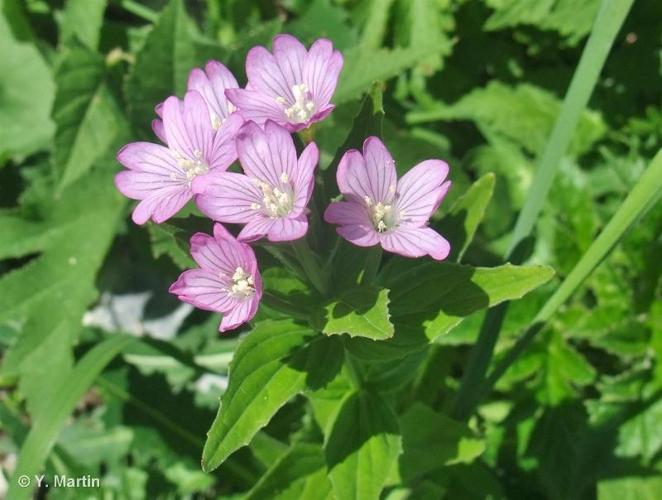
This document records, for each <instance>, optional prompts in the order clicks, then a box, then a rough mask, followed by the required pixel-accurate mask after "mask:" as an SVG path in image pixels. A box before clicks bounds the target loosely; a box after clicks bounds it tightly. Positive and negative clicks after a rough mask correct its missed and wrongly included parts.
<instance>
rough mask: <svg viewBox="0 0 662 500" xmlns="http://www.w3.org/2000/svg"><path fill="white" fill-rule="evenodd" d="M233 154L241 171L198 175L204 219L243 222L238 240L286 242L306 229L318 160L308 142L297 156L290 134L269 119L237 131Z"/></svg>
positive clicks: (196, 189) (198, 196) (197, 189)
mask: <svg viewBox="0 0 662 500" xmlns="http://www.w3.org/2000/svg"><path fill="white" fill-rule="evenodd" d="M237 153H238V155H239V162H240V163H241V165H242V167H243V169H244V173H245V175H244V174H237V173H232V172H222V173H219V174H214V175H209V176H206V177H201V178H199V179H196V180H195V182H194V183H193V190H194V192H195V193H196V203H197V205H198V207H199V208H200V210H201V211H202V212H203V213H204V214H205V215H207V216H208V217H210V218H212V219H214V220H216V221H219V222H228V223H233V224H246V225H245V226H244V228H243V229H242V230H241V232H240V233H239V236H238V238H239V239H240V240H243V241H255V240H257V239H259V238H262V237H263V236H266V237H267V238H268V239H269V240H270V241H290V240H296V239H299V238H301V237H303V236H304V235H305V234H306V231H307V230H308V219H307V218H306V214H305V208H306V205H307V204H308V201H309V200H310V196H311V194H312V191H313V186H314V184H315V178H314V172H315V166H316V165H317V161H318V159H319V152H318V150H317V146H316V145H315V143H310V144H309V145H308V146H307V147H306V149H304V150H303V152H302V153H301V157H300V158H299V159H298V160H297V155H296V149H295V148H294V142H293V141H292V137H291V136H290V134H289V133H288V132H287V130H285V129H284V128H282V127H280V126H279V125H277V124H275V123H274V122H272V121H267V123H266V125H265V129H264V130H263V129H262V128H260V127H259V126H258V125H257V124H255V123H253V122H248V123H246V124H244V126H243V127H242V128H241V130H240V131H239V134H238V135H237Z"/></svg>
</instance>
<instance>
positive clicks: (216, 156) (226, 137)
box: [208, 113, 244, 171]
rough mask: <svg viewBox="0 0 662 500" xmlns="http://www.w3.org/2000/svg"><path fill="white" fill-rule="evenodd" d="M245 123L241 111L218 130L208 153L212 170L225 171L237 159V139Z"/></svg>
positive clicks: (234, 114) (231, 116)
mask: <svg viewBox="0 0 662 500" xmlns="http://www.w3.org/2000/svg"><path fill="white" fill-rule="evenodd" d="M243 124H244V119H243V117H242V116H241V115H240V114H239V113H233V114H231V115H230V117H229V118H227V119H226V120H225V121H224V122H223V124H222V125H221V126H220V128H219V129H218V130H217V131H216V133H215V134H214V138H213V141H212V144H211V149H210V151H209V154H208V158H209V168H210V170H221V171H224V170H227V169H228V167H229V166H230V165H232V164H233V163H234V162H235V161H237V146H236V142H235V139H236V137H237V134H238V133H239V129H240V128H241V126H242V125H243Z"/></svg>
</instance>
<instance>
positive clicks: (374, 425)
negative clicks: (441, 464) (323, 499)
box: [325, 391, 400, 500]
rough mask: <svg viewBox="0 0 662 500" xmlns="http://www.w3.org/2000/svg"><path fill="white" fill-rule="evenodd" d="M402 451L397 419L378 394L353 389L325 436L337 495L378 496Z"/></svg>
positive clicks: (370, 499) (353, 496) (359, 499)
mask: <svg viewBox="0 0 662 500" xmlns="http://www.w3.org/2000/svg"><path fill="white" fill-rule="evenodd" d="M399 452H400V432H399V429H398V420H397V418H396V416H395V414H394V413H393V410H392V409H391V407H390V406H389V405H388V404H387V403H386V402H385V401H384V400H383V399H382V398H381V397H380V396H378V395H376V394H371V393H369V392H364V391H361V392H353V393H351V394H350V395H349V396H348V397H346V398H345V399H344V400H343V401H342V404H341V405H340V407H339V408H338V412H337V414H336V415H335V418H334V420H333V422H332V424H331V427H330V430H329V434H328V436H327V438H326V443H325V453H326V463H327V467H328V468H329V477H330V479H331V484H332V485H333V491H334V493H335V496H336V498H354V499H357V500H364V499H365V500H368V499H369V500H372V499H377V498H379V495H380V493H381V491H382V489H383V488H384V484H385V483H386V479H387V477H388V475H389V472H390V469H391V467H392V466H393V464H394V462H395V459H396V458H397V456H398V453H399Z"/></svg>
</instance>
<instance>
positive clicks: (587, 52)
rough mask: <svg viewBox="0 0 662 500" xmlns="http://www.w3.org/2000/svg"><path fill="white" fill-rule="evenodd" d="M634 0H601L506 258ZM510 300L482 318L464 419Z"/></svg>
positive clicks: (462, 395)
mask: <svg viewBox="0 0 662 500" xmlns="http://www.w3.org/2000/svg"><path fill="white" fill-rule="evenodd" d="M633 2H634V0H603V1H602V3H601V4H600V10H599V11H598V14H597V16H596V18H595V22H594V23H593V28H592V29H591V34H590V36H589V39H588V42H587V43H586V46H585V47H584V50H583V52H582V56H581V59H580V60H579V64H578V65H577V69H576V70H575V73H574V75H573V77H572V81H571V82H570V87H569V88H568V92H567V93H566V96H565V99H564V100H563V105H562V106H561V111H560V113H559V117H558V119H557V120H556V123H555V125H554V129H553V130H552V133H551V135H550V137H549V140H548V141H547V144H546V146H545V149H544V150H543V153H542V156H541V158H540V162H539V164H538V168H537V170H536V174H535V177H534V179H533V183H532V185H531V189H530V190H529V192H528V195H527V199H526V200H525V202H524V207H523V208H522V211H521V212H520V214H519V217H518V219H517V222H516V224H515V229H514V231H513V236H512V241H511V244H510V247H509V249H508V252H507V255H506V260H509V261H510V262H511V263H513V264H519V263H521V261H522V259H523V257H524V255H526V254H527V253H528V252H526V251H525V248H524V247H525V246H527V243H528V241H527V240H528V238H529V235H530V234H531V232H532V230H533V228H534V226H535V223H536V221H537V220H538V216H539V214H540V210H541V209H542V207H543V205H544V203H545V200H546V199H547V195H548V194H549V190H550V188H551V185H552V182H553V180H554V175H555V174H556V171H557V169H558V166H559V163H560V161H561V158H562V156H563V155H564V154H565V152H566V151H567V149H568V146H569V144H570V139H571V138H572V136H573V134H574V132H575V129H576V127H577V123H578V121H579V117H580V116H581V113H582V111H583V110H584V108H585V107H586V104H587V103H588V100H589V98H590V96H591V93H592V92H593V89H594V88H595V85H596V83H597V80H598V76H599V75H600V72H601V70H602V67H603V66H604V63H605V60H606V59H607V55H608V54H609V51H610V49H611V47H612V45H613V43H614V40H615V39H616V35H617V34H618V32H619V30H620V28H621V26H622V25H623V22H624V21H625V18H626V17H627V14H628V12H629V11H630V7H632V3H633ZM507 308H508V304H507V303H504V304H501V305H499V306H498V307H495V308H493V309H491V310H489V311H488V312H487V314H486V316H485V319H484V321H483V325H482V327H481V331H480V335H479V337H478V341H477V342H476V344H475V346H474V348H473V350H472V352H471V355H470V357H469V361H468V364H467V369H466V371H465V373H464V376H463V378H462V382H461V384H460V388H459V391H458V395H457V399H456V401H457V402H456V408H455V411H454V415H455V417H456V418H458V419H466V418H468V417H469V415H471V413H472V412H473V410H474V408H475V407H476V405H477V404H478V401H479V394H481V393H480V389H481V388H482V386H483V383H484V381H485V374H486V372H487V369H488V367H489V364H490V362H491V359H492V355H493V353H494V346H495V345H496V342H497V339H498V337H499V331H500V330H501V325H502V323H503V319H504V317H505V314H506V311H507Z"/></svg>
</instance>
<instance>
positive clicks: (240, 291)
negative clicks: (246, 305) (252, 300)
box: [230, 266, 255, 299]
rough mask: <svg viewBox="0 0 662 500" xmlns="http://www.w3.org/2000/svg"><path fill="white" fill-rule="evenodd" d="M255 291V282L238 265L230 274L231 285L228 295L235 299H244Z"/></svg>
mask: <svg viewBox="0 0 662 500" xmlns="http://www.w3.org/2000/svg"><path fill="white" fill-rule="evenodd" d="M254 293H255V283H254V282H253V277H252V276H251V275H250V274H248V273H247V272H246V271H244V269H243V268H242V267H241V266H239V267H237V269H235V270H234V274H233V275H232V286H231V287H230V295H231V296H232V297H234V298H235V299H245V298H247V297H250V296H252V295H253V294H254Z"/></svg>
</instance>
